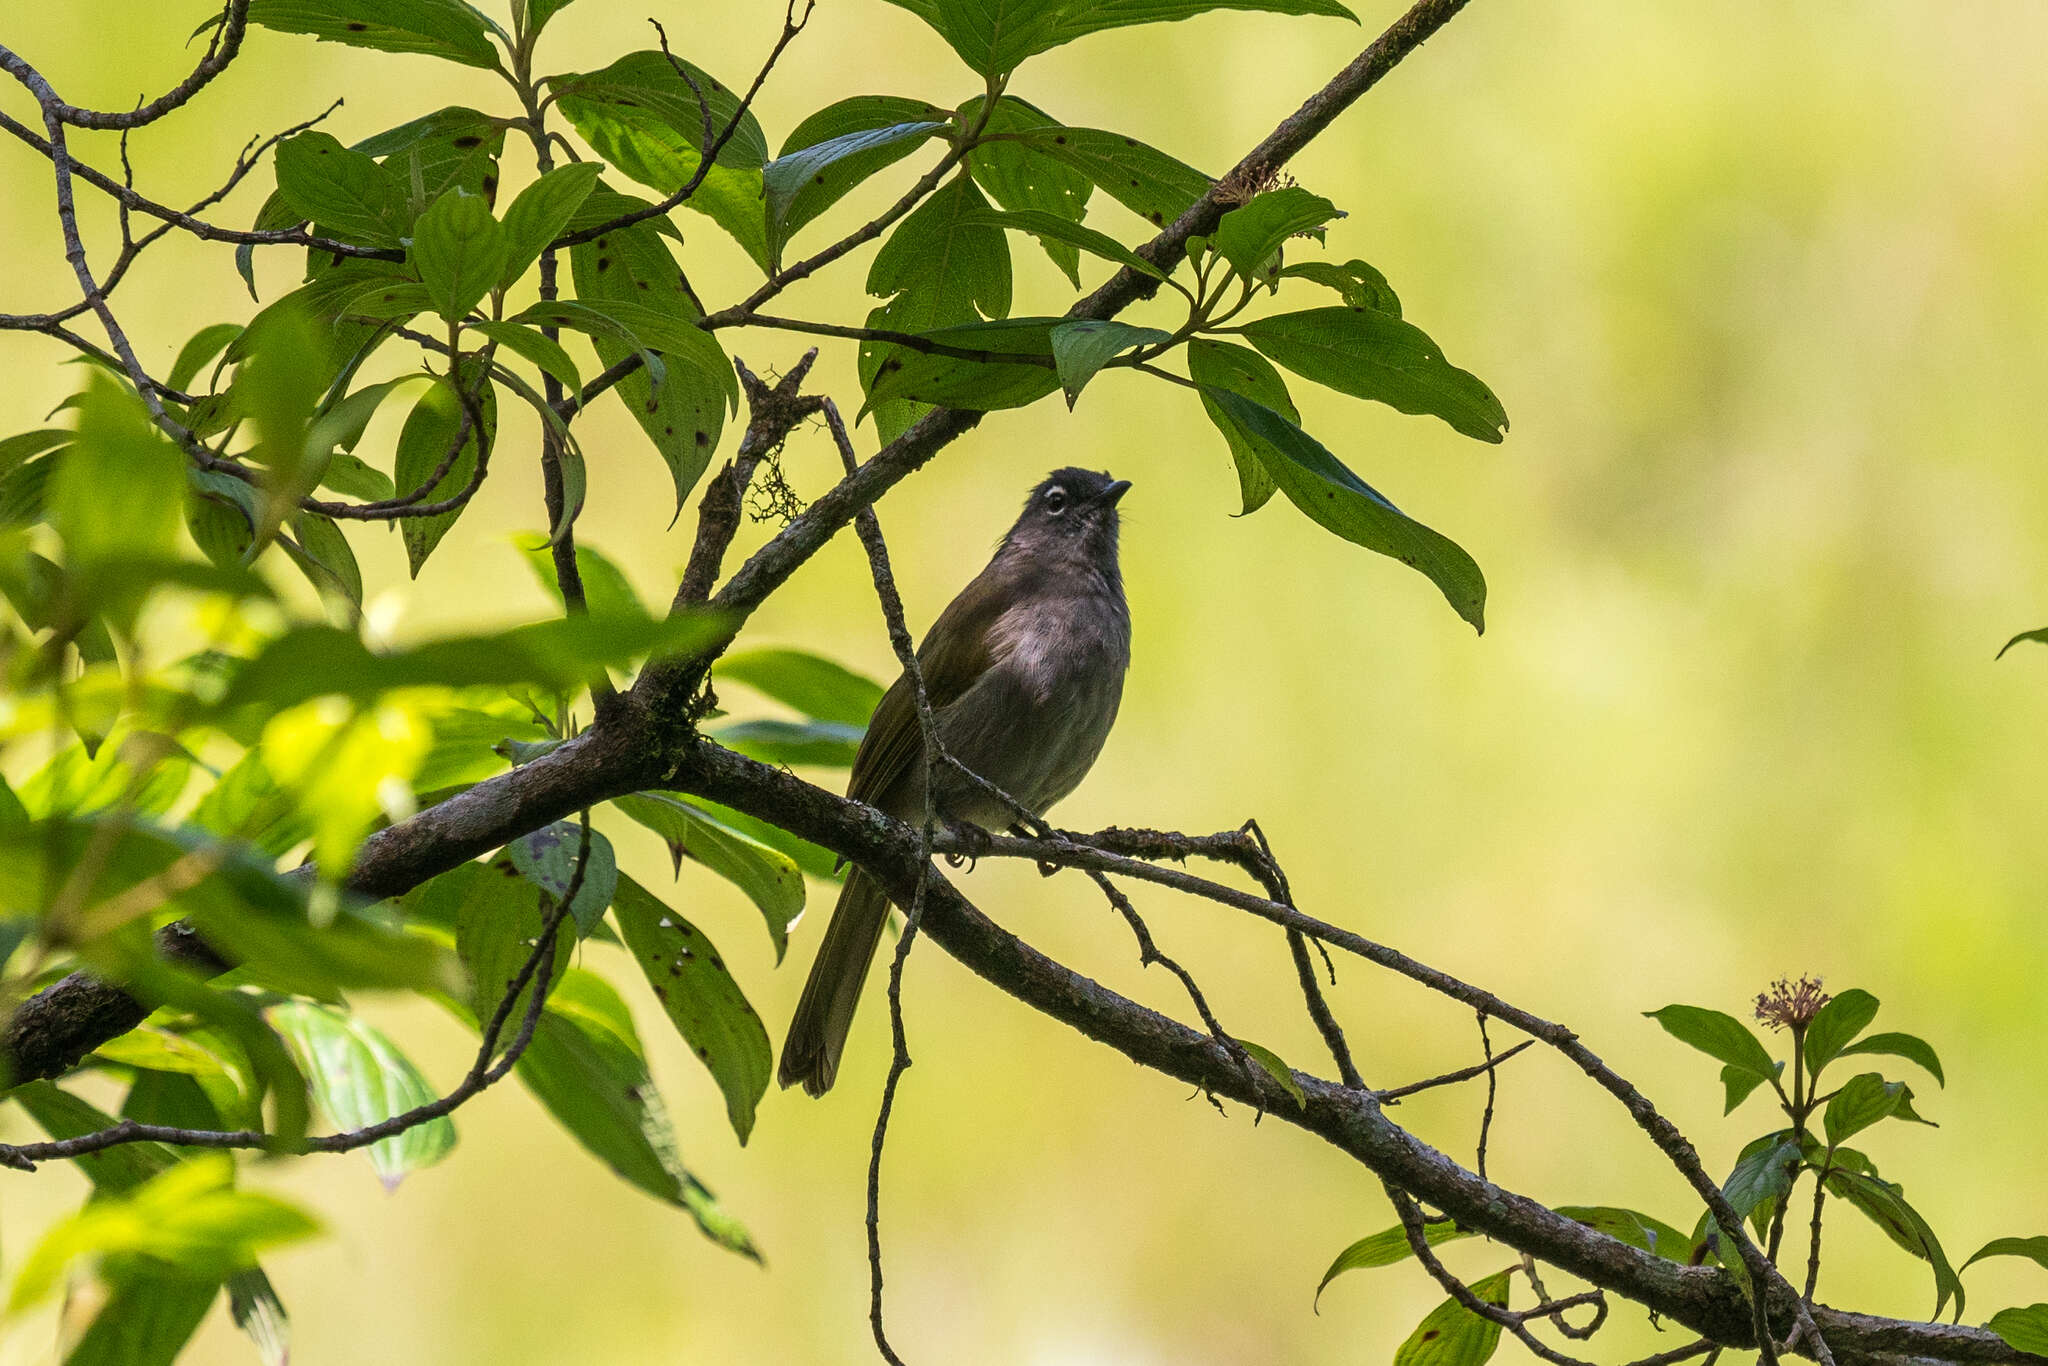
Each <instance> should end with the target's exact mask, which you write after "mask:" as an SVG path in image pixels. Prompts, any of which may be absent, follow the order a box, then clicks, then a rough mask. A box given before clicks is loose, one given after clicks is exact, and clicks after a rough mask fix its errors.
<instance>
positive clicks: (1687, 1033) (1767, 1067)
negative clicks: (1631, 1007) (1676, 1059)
mask: <svg viewBox="0 0 2048 1366" xmlns="http://www.w3.org/2000/svg"><path fill="white" fill-rule="evenodd" d="M1643 1013H1644V1014H1645V1015H1647V1016H1648V1017H1649V1018H1651V1019H1653V1020H1655V1021H1656V1022H1657V1023H1658V1024H1660V1025H1663V1026H1664V1032H1665V1033H1667V1034H1669V1035H1670V1036H1671V1037H1672V1038H1674V1039H1676V1040H1678V1041H1679V1042H1680V1043H1685V1044H1691V1045H1692V1046H1693V1047H1694V1048H1697V1049H1699V1051H1700V1052H1702V1053H1705V1054H1706V1055H1707V1056H1708V1057H1711V1058H1717V1059H1719V1060H1720V1061H1722V1062H1724V1063H1727V1064H1728V1065H1729V1066H1730V1067H1735V1068H1740V1069H1741V1070H1743V1071H1745V1072H1754V1073H1755V1074H1756V1075H1757V1076H1759V1077H1762V1078H1763V1079H1764V1080H1765V1081H1769V1080H1770V1079H1771V1078H1772V1077H1774V1076H1776V1075H1777V1074H1778V1067H1777V1064H1776V1063H1774V1062H1772V1061H1771V1055H1770V1054H1769V1053H1767V1052H1765V1051H1764V1046H1763V1045H1762V1044H1761V1043H1759V1042H1758V1041H1757V1037H1756V1035H1755V1034H1752V1033H1751V1032H1750V1030H1749V1026H1747V1025H1745V1024H1743V1023H1742V1021H1740V1020H1738V1019H1736V1018H1735V1017H1734V1016H1733V1015H1729V1014H1727V1013H1725V1012H1723V1011H1719V1010H1708V1009H1707V1008H1706V1007H1704V1006H1681V1005H1670V1006H1665V1007H1664V1008H1663V1009H1662V1010H1646V1011H1644V1012H1643Z"/></svg>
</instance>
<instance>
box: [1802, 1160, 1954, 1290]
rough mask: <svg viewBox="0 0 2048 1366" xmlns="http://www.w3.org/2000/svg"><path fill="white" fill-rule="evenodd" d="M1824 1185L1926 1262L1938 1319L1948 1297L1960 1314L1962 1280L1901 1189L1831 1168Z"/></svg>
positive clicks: (1886, 1182) (1869, 1177) (1901, 1245)
mask: <svg viewBox="0 0 2048 1366" xmlns="http://www.w3.org/2000/svg"><path fill="white" fill-rule="evenodd" d="M1827 1187H1828V1191H1829V1193H1830V1194H1833V1195H1838V1196H1840V1197H1842V1198H1843V1199H1844V1200H1847V1201H1848V1202H1849V1203H1850V1204H1852V1205H1854V1206H1855V1207H1856V1208H1857V1209H1859V1210H1861V1211H1862V1212H1863V1213H1864V1215H1865V1216H1866V1217H1868V1218H1869V1220H1870V1221H1871V1222H1872V1223H1874V1224H1876V1225H1877V1226H1878V1227H1879V1228H1881V1229H1883V1230H1884V1233H1885V1236H1886V1237H1888V1238H1890V1239H1891V1240H1892V1241H1893V1242H1894V1243H1897V1244H1898V1245H1899V1246H1900V1247H1902V1248H1904V1249H1905V1250H1906V1251H1908V1252H1910V1253H1912V1254H1913V1255H1914V1256H1915V1257H1918V1258H1919V1259H1920V1260H1921V1261H1923V1262H1926V1263H1927V1264H1928V1265H1929V1267H1930V1268H1932V1270H1933V1272H1934V1294H1935V1299H1934V1317H1935V1318H1940V1317H1941V1312H1942V1310H1943V1309H1945V1308H1947V1306H1948V1302H1949V1299H1950V1298H1951V1297H1953V1298H1954V1299H1955V1302H1956V1314H1955V1316H1956V1319H1957V1321H1961V1319H1962V1317H1963V1282H1962V1278H1961V1277H1959V1276H1958V1275H1956V1272H1955V1268H1954V1267H1952V1266H1950V1265H1949V1261H1948V1256H1947V1254H1946V1253H1944V1252H1943V1251H1942V1249H1941V1240H1940V1239H1938V1238H1936V1237H1935V1236H1934V1230H1933V1229H1931V1228H1929V1227H1928V1226H1927V1221H1926V1220H1925V1219H1923V1218H1921V1217H1920V1212H1919V1211H1918V1210H1916V1209H1914V1208H1913V1207H1912V1206H1911V1205H1909V1204H1907V1203H1906V1196H1905V1190H1904V1188H1903V1187H1900V1186H1896V1185H1894V1184H1892V1183H1891V1182H1889V1181H1883V1180H1880V1179H1879V1178H1878V1177H1876V1176H1874V1175H1868V1174H1866V1173H1863V1172H1857V1171H1834V1172H1831V1173H1829V1175H1828V1178H1827Z"/></svg>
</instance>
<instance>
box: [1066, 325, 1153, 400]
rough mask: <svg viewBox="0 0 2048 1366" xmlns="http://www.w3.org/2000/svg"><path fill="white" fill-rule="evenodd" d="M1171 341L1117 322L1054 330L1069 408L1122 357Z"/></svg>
mask: <svg viewBox="0 0 2048 1366" xmlns="http://www.w3.org/2000/svg"><path fill="white" fill-rule="evenodd" d="M1171 340H1173V334H1172V333H1171V332H1162V331H1160V330H1159V329H1158V328H1156V327H1136V326H1133V325H1132V324H1130V323H1124V322H1117V321H1115V320H1109V321H1104V322H1097V321H1094V320H1092V319H1083V320H1080V321H1076V322H1065V323H1061V324H1060V325H1059V326H1057V327H1055V328H1053V330H1052V356H1053V361H1054V364H1055V366H1056V368H1057V373H1058V375H1059V378H1060V387H1061V388H1062V389H1064V390H1065V391H1066V395H1067V407H1069V408H1072V407H1073V406H1074V403H1075V401H1076V400H1077V399H1079V398H1080V397H1081V390H1082V389H1083V388H1084V387H1086V385H1087V383H1088V381H1089V380H1091V379H1093V378H1095V376H1096V374H1097V372H1099V371H1100V370H1101V369H1102V367H1103V366H1105V365H1107V364H1109V363H1110V362H1111V361H1113V360H1115V359H1116V358H1117V357H1118V356H1121V355H1123V354H1124V353H1125V352H1126V351H1131V350H1135V349H1136V348H1138V347H1141V346H1157V345H1158V344H1160V343H1161V342H1168V341H1171Z"/></svg>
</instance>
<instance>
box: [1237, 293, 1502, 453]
mask: <svg viewBox="0 0 2048 1366" xmlns="http://www.w3.org/2000/svg"><path fill="white" fill-rule="evenodd" d="M1242 331H1243V334H1244V336H1245V338H1246V339H1247V340H1248V341H1250V342H1251V344H1252V345H1254V346H1256V347H1258V348H1259V350H1261V351H1263V352H1265V353H1266V355H1267V356H1268V357H1269V358H1271V359H1273V360H1275V361H1278V362H1279V363H1280V364H1281V365H1284V366H1286V367H1287V368H1288V369H1289V370H1292V371H1294V372H1295V373H1296V374H1298V375H1301V376H1303V377H1304V378H1307V379H1312V380H1314V381H1315V382H1316V383H1318V384H1325V385H1328V386H1329V387H1330V388H1332V389H1335V390H1337V391H1338V392H1340V393H1346V394H1350V395H1351V396H1352V397H1354V398H1365V399H1372V400H1374V401H1376V402H1380V403H1385V404H1387V405H1388V406H1390V407H1392V408H1395V409H1397V410H1399V411H1400V412H1404V413H1426V414H1429V415H1431V416H1434V417H1439V418H1442V419H1443V420H1444V421H1445V422H1448V423H1449V424H1450V425H1451V426H1452V427H1453V428H1455V429H1456V430H1458V431H1460V432H1462V433H1464V434H1465V435H1466V436H1470V437H1475V438H1477V439H1478V440H1480V441H1493V442H1497V441H1500V440H1502V439H1504V437H1505V435H1506V433H1507V426H1508V415H1507V412H1506V410H1505V409H1503V408H1502V407H1501V405H1500V400H1499V399H1497V398H1495V397H1494V396H1493V391H1492V390H1491V389H1489V388H1487V387H1486V385H1485V383H1484V382H1482V381H1481V380H1480V379H1479V377H1478V376H1477V375H1474V374H1472V373H1471V372H1469V371H1466V370H1460V369H1459V368H1458V367H1457V366H1455V365H1452V364H1451V363H1450V362H1449V361H1447V360H1445V359H1444V355H1443V352H1442V350H1440V349H1439V348H1438V347H1437V344H1436V343H1435V342H1433V341H1431V340H1430V339H1429V336H1428V334H1426V333H1425V332H1423V331H1422V329H1421V328H1419V327H1416V326H1414V325H1413V324H1411V323H1407V322H1403V321H1402V320H1401V319H1399V318H1397V317H1394V316H1393V315H1392V314H1390V313H1382V312H1380V311H1379V310H1378V309H1376V308H1312V309H1308V310H1306V311H1305V312H1301V313H1282V314H1279V315H1277V316H1275V317H1271V318H1260V319H1258V320H1256V321H1254V322H1250V323H1246V324H1245V325H1244V327H1243V329H1242Z"/></svg>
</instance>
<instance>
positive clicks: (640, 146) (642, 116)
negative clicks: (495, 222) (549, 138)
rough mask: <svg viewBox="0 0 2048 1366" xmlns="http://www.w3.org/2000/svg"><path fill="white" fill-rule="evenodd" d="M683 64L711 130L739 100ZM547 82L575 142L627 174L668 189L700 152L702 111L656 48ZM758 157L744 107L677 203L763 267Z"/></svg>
mask: <svg viewBox="0 0 2048 1366" xmlns="http://www.w3.org/2000/svg"><path fill="white" fill-rule="evenodd" d="M683 66H684V68H685V69H686V70H687V71H689V72H690V74H691V75H692V76H693V77H694V78H695V80H696V82H697V86H698V88H699V89H701V90H702V91H703V92H704V102H705V104H706V105H708V106H709V107H710V110H711V131H712V135H713V136H714V137H716V136H717V134H718V133H719V131H720V130H722V129H723V128H725V126H726V124H727V123H728V122H729V121H730V120H731V118H732V116H733V115H734V114H735V113H736V112H737V111H738V109H739V98H738V96H737V95H735V94H734V92H733V91H732V89H731V88H730V87H729V86H726V85H724V84H722V83H721V82H719V81H716V80H713V79H712V78H711V76H710V75H709V74H708V73H706V72H704V71H702V70H700V69H699V68H697V67H695V66H692V65H690V64H689V63H688V62H684V63H683ZM548 85H549V86H550V87H551V88H552V89H553V91H554V92H555V94H556V95H557V96H558V97H559V102H558V105H557V107H558V108H560V109H561V111H562V114H563V116H564V117H565V118H567V119H568V120H569V122H570V123H571V124H573V125H574V126H575V128H576V131H577V132H578V133H580V134H582V135H583V139H584V141H586V142H588V143H589V144H590V145H591V146H592V147H594V148H595V149H597V153H598V155H599V156H601V157H603V158H604V159H605V160H606V161H607V162H609V163H611V164H612V165H613V166H616V167H617V168H618V169H619V170H620V171H622V172H624V173H625V174H626V175H628V176H631V177H632V178H633V179H634V180H637V181H639V182H640V183H641V184H643V185H647V186H650V187H652V188H653V189H655V190H657V191H659V192H660V193H662V194H664V195H668V194H673V193H674V192H675V191H677V190H679V189H681V188H682V187H683V186H684V185H685V184H686V183H688V182H689V180H690V179H691V178H692V177H693V176H694V175H695V173H696V170H697V166H698V164H699V161H700V160H701V155H702V153H703V152H704V150H705V147H704V132H703V130H704V121H703V115H702V112H701V110H700V107H699V105H698V103H697V97H696V95H695V94H694V93H693V92H692V91H691V89H690V86H689V84H688V82H686V81H684V80H683V78H682V77H680V76H678V75H677V74H676V72H675V69H674V68H673V67H671V66H670V65H669V61H668V58H667V57H665V56H664V55H663V54H662V53H659V52H634V53H629V54H627V55H626V56H624V57H621V58H619V60H617V61H615V62H613V63H612V64H611V65H610V66H608V67H606V68H604V69H603V70H602V71H592V72H582V73H571V74H568V75H563V76H555V77H551V78H549V80H548ZM767 161H768V139H767V137H766V135H765V134H763V133H762V131H761V125H760V122H759V121H758V120H757V119H756V118H755V117H754V115H753V114H752V112H748V113H747V114H746V116H745V117H744V118H742V119H741V120H740V123H739V126H738V127H737V128H736V129H735V130H734V133H733V136H732V138H731V139H730V140H729V141H728V142H727V143H726V144H725V147H724V148H723V149H722V150H721V151H720V152H719V154H718V159H717V160H716V161H715V162H714V163H713V165H712V168H711V170H710V172H709V173H708V174H707V175H706V176H705V178H704V180H703V183H702V184H700V185H699V186H698V187H697V190H696V192H695V193H694V194H692V195H691V196H690V197H689V198H688V199H687V200H685V201H683V202H684V206H685V207H687V208H689V209H691V210H693V211H695V212H697V213H702V214H705V215H707V216H709V217H710V218H711V220H712V221H713V222H715V223H717V224H718V225H719V227H721V228H723V229H724V230H725V231H726V232H727V233H728V234H729V235H730V236H731V237H732V238H733V240H735V241H736V242H738V243H739V244H740V246H741V247H742V248H744V249H745V250H746V252H747V254H748V255H749V256H750V257H752V258H753V260H754V262H755V264H757V265H759V266H760V267H761V268H762V269H763V270H766V269H768V241H767V230H766V224H765V221H764V216H763V214H762V210H761V197H762V185H761V170H760V168H761V167H762V166H763V165H765V164H766V163H767ZM597 221H599V222H602V221H604V220H603V219H599V220H597ZM578 292H579V293H583V294H584V296H585V297H588V295H587V293H585V292H584V291H583V290H581V288H580V287H579V290H578Z"/></svg>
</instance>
